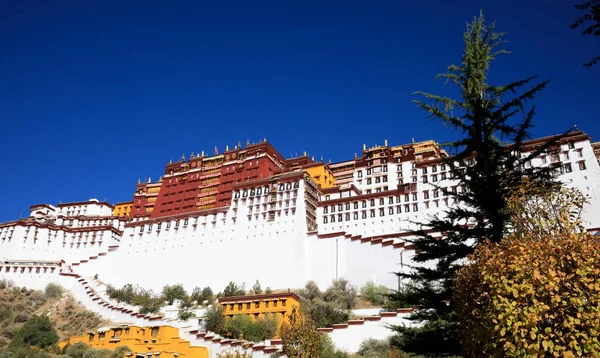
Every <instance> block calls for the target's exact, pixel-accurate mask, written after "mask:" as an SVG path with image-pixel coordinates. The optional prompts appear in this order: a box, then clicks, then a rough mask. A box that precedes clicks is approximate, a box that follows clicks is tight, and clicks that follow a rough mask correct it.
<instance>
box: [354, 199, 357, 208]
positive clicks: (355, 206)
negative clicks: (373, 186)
mask: <svg viewBox="0 0 600 358" xmlns="http://www.w3.org/2000/svg"><path fill="white" fill-rule="evenodd" d="M354 209H358V201H355V202H354Z"/></svg>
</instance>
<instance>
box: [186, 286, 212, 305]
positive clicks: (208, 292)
mask: <svg viewBox="0 0 600 358" xmlns="http://www.w3.org/2000/svg"><path fill="white" fill-rule="evenodd" d="M190 297H191V298H192V300H194V301H195V302H196V303H197V304H199V305H201V304H203V303H204V301H208V302H209V303H210V302H212V301H213V291H212V289H211V288H210V287H208V286H206V287H204V288H202V289H201V288H200V287H194V290H193V291H192V294H191V295H190Z"/></svg>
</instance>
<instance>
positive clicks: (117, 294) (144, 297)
mask: <svg viewBox="0 0 600 358" xmlns="http://www.w3.org/2000/svg"><path fill="white" fill-rule="evenodd" d="M175 286H177V285H175ZM176 290H177V289H176ZM176 292H177V291H176ZM184 292H185V291H184ZM106 294H107V295H108V296H109V297H110V298H111V299H113V300H115V301H117V302H125V303H128V304H130V305H134V306H139V307H140V310H139V312H140V313H142V314H145V313H156V312H158V311H159V310H160V308H161V307H162V306H163V305H164V304H165V302H164V299H163V298H162V297H161V296H156V295H154V293H153V292H152V291H151V290H146V289H143V288H141V287H139V286H133V285H132V284H126V285H124V286H123V287H122V288H115V287H113V286H111V285H108V286H107V287H106Z"/></svg>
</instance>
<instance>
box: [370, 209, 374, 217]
mask: <svg viewBox="0 0 600 358" xmlns="http://www.w3.org/2000/svg"><path fill="white" fill-rule="evenodd" d="M370 214H371V217H372V218H374V217H375V210H371V211H370Z"/></svg>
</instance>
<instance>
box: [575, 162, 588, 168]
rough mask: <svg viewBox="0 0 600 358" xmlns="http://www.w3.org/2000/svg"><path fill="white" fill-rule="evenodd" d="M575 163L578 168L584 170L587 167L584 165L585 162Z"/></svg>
mask: <svg viewBox="0 0 600 358" xmlns="http://www.w3.org/2000/svg"><path fill="white" fill-rule="evenodd" d="M577 164H579V170H586V169H587V167H586V166H585V162H579V163H577Z"/></svg>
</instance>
